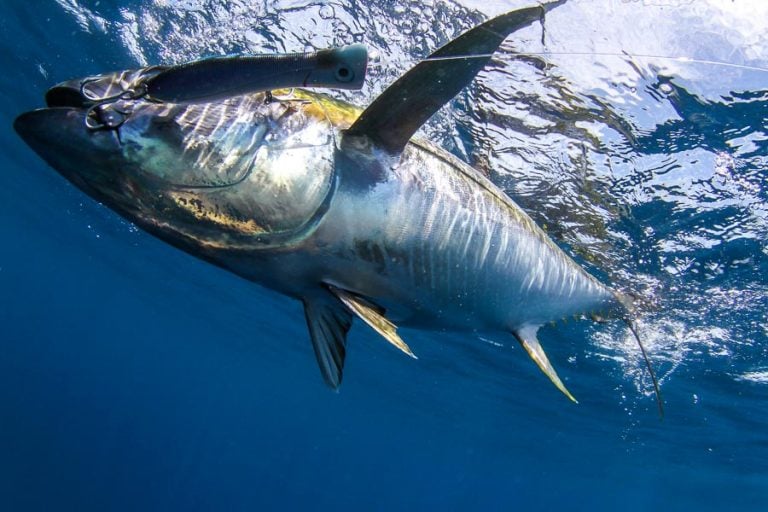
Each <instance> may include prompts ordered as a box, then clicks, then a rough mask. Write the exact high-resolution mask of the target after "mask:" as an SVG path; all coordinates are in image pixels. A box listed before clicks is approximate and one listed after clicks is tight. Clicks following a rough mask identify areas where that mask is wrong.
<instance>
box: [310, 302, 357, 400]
mask: <svg viewBox="0 0 768 512" xmlns="http://www.w3.org/2000/svg"><path fill="white" fill-rule="evenodd" d="M304 316H305V317H306V319H307V326H308V327H309V334H310V336H311V337H312V347H313V348H314V349H315V357H317V364H318V365H319V366H320V372H321V373H322V374H323V379H324V380H325V383H326V384H328V386H329V387H331V388H333V389H338V387H339V386H340V385H341V377H342V370H343V369H344V356H345V355H346V344H347V332H349V328H350V327H351V326H352V314H351V313H350V312H349V311H348V310H347V308H346V307H345V306H344V304H342V303H341V302H339V301H338V300H337V299H336V297H334V296H333V295H332V294H330V293H328V292H327V291H325V290H322V291H319V292H318V293H317V294H316V295H313V296H311V297H305V298H304Z"/></svg>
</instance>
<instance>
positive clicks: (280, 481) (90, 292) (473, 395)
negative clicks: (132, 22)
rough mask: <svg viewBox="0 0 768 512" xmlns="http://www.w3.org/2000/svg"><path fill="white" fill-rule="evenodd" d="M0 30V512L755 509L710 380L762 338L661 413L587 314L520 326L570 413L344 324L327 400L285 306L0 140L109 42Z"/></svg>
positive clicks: (112, 44) (531, 393)
mask: <svg viewBox="0 0 768 512" xmlns="http://www.w3.org/2000/svg"><path fill="white" fill-rule="evenodd" d="M102 3H103V4H105V5H101V6H100V11H99V12H100V13H101V15H102V16H105V17H107V18H108V17H109V16H114V17H115V18H116V19H117V18H119V10H118V9H117V8H112V7H110V4H109V3H104V2H102ZM84 4H85V5H91V4H94V5H95V3H93V2H91V3H88V2H84ZM126 5H129V4H126ZM130 5H132V4H130ZM393 15H394V14H393ZM0 37H1V38H2V39H1V40H0V44H1V45H2V48H3V52H2V53H1V54H0V59H1V60H2V62H1V63H2V65H3V69H4V71H3V72H2V73H1V74H0V90H1V91H2V92H3V94H2V97H0V116H1V117H0V119H2V122H0V146H1V147H2V148H3V151H2V154H1V155H0V158H1V159H2V164H1V165H0V246H1V249H0V510H9V511H17V510H262V509H273V510H276V509H280V510H285V509H288V510H290V509H319V510H324V509H335V510H392V509H395V508H397V509H402V508H405V509H437V508H443V509H447V510H483V509H485V510H510V509H522V508H524V507H525V508H530V509H536V510H555V509H559V510H627V511H630V510H651V509H664V510H689V509H693V510H698V511H704V510H755V511H757V510H766V509H768V462H766V460H768V459H767V458H766V457H767V456H768V432H767V430H768V429H767V428H766V427H768V421H767V417H768V409H766V398H767V397H768V395H767V394H766V384H765V382H763V383H760V382H754V381H744V380H739V379H734V378H733V376H734V375H740V374H743V373H744V372H747V371H750V370H754V369H755V368H757V369H760V368H763V369H765V368H766V367H768V357H767V355H766V349H765V334H764V331H763V334H762V335H756V338H754V339H753V340H746V339H745V340H743V343H744V344H743V345H742V346H739V347H735V348H734V351H735V353H736V354H737V356H738V357H733V358H716V357H706V356H704V357H698V356H695V355H694V356H692V357H691V361H690V362H688V363H683V364H682V365H680V367H679V368H677V369H676V372H675V373H674V376H673V377H671V378H669V379H667V381H666V382H665V383H664V393H665V398H666V401H667V416H666V418H665V419H664V421H660V420H659V418H658V417H657V415H656V412H655V403H654V402H653V398H652V397H650V396H648V395H646V394H641V393H639V391H638V389H637V388H636V385H635V384H634V381H633V379H632V378H630V377H624V376H623V375H622V374H621V373H620V372H618V373H617V367H616V365H615V363H613V362H612V361H610V360H606V359H604V358H600V357H596V356H595V355H594V353H593V352H592V351H590V350H589V346H590V344H591V341H590V340H591V337H592V336H593V335H594V334H595V333H596V332H598V331H601V330H602V329H608V330H611V329H613V331H611V332H619V328H618V327H615V326H614V327H610V326H608V327H602V326H592V325H591V324H590V323H589V322H577V323H570V324H567V325H564V326H558V327H557V328H547V329H545V331H543V335H542V339H543V342H544V343H545V344H546V345H547V347H551V348H549V352H550V357H551V358H552V359H553V361H555V362H556V363H555V364H556V366H559V367H560V368H561V375H563V376H564V377H565V378H566V379H567V381H568V383H569V387H570V388H571V389H572V391H574V393H575V394H576V395H577V396H578V397H579V398H580V400H581V402H582V403H581V404H580V405H578V406H575V405H573V404H570V403H568V402H567V401H566V400H564V399H563V398H562V397H561V396H559V395H558V393H557V392H556V391H555V390H554V389H553V388H552V387H551V384H549V383H548V382H547V381H546V379H545V378H544V377H543V376H541V375H539V374H538V370H536V369H535V368H534V367H533V365H532V364H530V362H529V361H527V360H526V357H525V355H524V353H523V352H522V351H521V350H520V349H519V348H517V347H516V346H514V343H513V342H512V341H511V340H508V339H499V340H497V341H499V342H501V343H503V344H504V347H503V348H498V347H494V346H492V345H489V344H483V343H478V342H477V340H476V339H472V337H471V336H467V335H461V334H456V333H430V332H420V331H412V330H403V337H404V338H405V339H407V340H408V343H409V344H410V345H411V347H412V348H413V349H414V350H415V352H416V353H417V354H418V355H419V357H420V359H419V360H417V361H414V360H410V359H408V358H406V357H403V356H402V355H401V354H400V353H398V352H396V351H395V350H393V349H392V348H391V347H389V346H388V345H387V344H385V343H382V342H381V340H380V339H378V338H377V337H376V336H375V335H374V334H372V333H371V332H370V331H369V330H367V329H366V328H364V327H363V326H362V325H359V324H356V326H355V327H354V328H353V331H352V334H351V339H350V344H349V352H348V359H347V363H346V372H345V382H344V386H343V387H342V389H341V392H340V393H338V394H336V393H333V392H330V391H328V390H327V389H326V388H325V387H324V386H323V384H322V381H321V378H320V376H319V372H318V370H317V368H316V363H315V360H314V356H313V354H312V351H311V347H310V343H309V340H308V335H307V333H306V327H305V323H304V318H303V313H302V310H301V308H300V304H298V303H295V302H293V301H290V300H288V299H286V298H283V297H280V296H277V295H275V294H273V293H270V292H267V291H265V290H263V289H261V288H259V287H258V286H256V285H254V284H252V283H248V282H245V281H243V280H240V279H238V278H236V277H234V276H232V275H229V274H227V273H225V272H223V271H221V270H219V269H216V268H214V267H212V266H210V265H208V264H206V263H203V262H201V261H198V260H195V259H194V258H192V257H190V256H188V255H186V254H183V253H181V252H179V251H177V250H175V249H172V248H170V247H168V246H166V245H164V244H163V243H161V242H159V241H157V240H155V239H153V238H151V237H150V236H148V235H146V234H144V233H142V232H139V231H137V230H136V229H135V228H133V227H132V226H131V225H130V224H129V223H127V222H126V221H124V220H122V219H120V218H119V217H117V216H116V215H115V214H113V213H111V212H110V211H109V210H108V209H106V208H105V207H103V206H100V205H98V204H96V203H95V202H94V201H92V200H91V199H89V198H87V197H86V196H84V195H83V194H81V193H80V192H79V191H77V190H76V189H74V188H73V187H72V186H70V185H69V184H68V183H67V182H65V181H64V180H63V179H62V178H60V177H59V176H58V175H57V174H56V173H55V172H54V171H52V170H51V169H50V168H48V167H47V166H46V165H45V164H44V163H43V162H42V161H41V160H40V159H39V158H38V157H37V156H36V155H34V154H33V153H32V152H31V151H30V150H29V149H28V148H26V147H25V146H24V145H23V144H22V143H21V141H20V140H19V139H18V138H17V137H16V135H15V134H14V133H13V130H12V127H11V124H12V120H13V118H14V117H15V116H16V115H17V114H18V113H20V112H22V111H24V110H28V109H31V108H35V107H38V106H41V105H42V98H43V94H44V92H45V90H46V88H47V87H48V86H50V85H51V84H52V83H55V82H56V81H60V80H63V79H66V78H70V77H75V76H81V75H86V74H88V73H93V72H97V71H105V70H108V69H116V68H121V67H131V66H135V65H136V64H137V63H136V62H135V60H133V58H132V57H131V56H130V55H128V54H127V53H126V51H125V50H124V48H123V47H121V46H120V45H119V44H117V42H116V36H114V34H112V35H110V34H109V33H107V34H104V33H99V32H91V33H88V32H86V31H84V30H83V29H82V27H81V26H80V25H78V24H77V23H76V22H75V18H74V17H73V16H72V15H71V14H68V13H67V12H66V11H65V10H64V9H63V8H62V7H61V5H60V4H57V3H55V2H52V1H47V2H40V3H37V2H35V3H32V2H21V1H8V2H4V3H3V5H2V7H0ZM39 66H42V68H43V70H44V71H45V75H44V74H43V73H42V72H41V70H40V69H39ZM766 76H768V75H766ZM762 105H763V104H760V105H758V106H756V107H755V108H761V107H762ZM757 118H758V119H759V118H760V114H757ZM763 193H764V192H763ZM762 197H763V200H764V199H765V196H764V195H763V196H762ZM652 210H653V208H651V210H643V209H639V211H638V213H637V215H638V216H639V217H640V218H641V219H643V218H645V219H648V221H649V222H654V221H655V222H657V223H658V225H656V226H655V227H657V228H658V229H663V228H664V226H665V223H666V220H667V219H665V218H664V217H665V216H663V215H662V216H658V211H652ZM716 220H717V214H715V221H716ZM750 243H751V242H748V241H747V242H742V243H741V244H735V245H733V244H731V245H729V246H727V247H726V248H724V249H722V250H723V251H725V252H728V251H735V253H734V255H730V256H729V255H727V254H725V255H724V254H721V255H720V258H722V259H736V258H738V257H740V256H739V255H740V252H739V251H741V252H746V253H749V254H752V253H755V252H757V253H758V257H757V258H758V259H757V260H756V261H757V263H756V266H755V267H753V268H752V270H750V271H749V272H747V271H743V270H742V272H745V274H744V277H743V279H744V289H745V293H746V292H749V291H750V290H749V289H748V288H750V286H751V285H750V284H749V282H748V280H749V279H750V278H751V279H755V277H754V275H753V274H754V273H757V274H758V275H759V274H761V273H762V275H765V274H764V272H765V271H766V264H765V257H763V256H760V255H759V251H760V245H759V243H758V244H757V245H756V246H750V245H749V244H750ZM744 244H747V245H746V246H745V245H744ZM757 279H758V283H759V281H761V280H762V281H764V278H760V277H758V278H757ZM750 282H751V281H750ZM753 291H754V290H753ZM756 293H758V294H761V293H763V291H762V288H759V287H758V288H757V290H756ZM678 300H680V301H685V300H686V299H685V298H679V299H678ZM761 300H762V299H761ZM671 307H672V308H674V307H675V304H674V303H673V304H671ZM681 307H682V304H681ZM739 315H740V316H739V319H740V321H741V322H743V323H748V322H753V323H754V325H755V327H754V329H755V330H756V332H758V333H759V332H760V329H761V327H760V326H761V325H762V326H763V327H762V329H764V325H765V324H764V323H762V324H761V322H764V312H763V311H752V312H749V311H746V312H745V311H741V312H739ZM693 321H695V320H693ZM689 322H690V320H689ZM696 349H697V347H693V349H692V351H693V353H694V354H695V350H696ZM698 349H699V350H703V349H702V348H701V347H698ZM571 355H574V358H575V362H572V364H570V365H569V364H567V363H566V360H567V359H568V358H569V356H571ZM661 366H662V368H661V369H660V371H661V372H662V373H666V372H668V371H669V364H667V365H666V366H665V364H664V363H662V364H661ZM644 390H647V389H644Z"/></svg>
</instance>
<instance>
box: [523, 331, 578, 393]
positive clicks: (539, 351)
mask: <svg viewBox="0 0 768 512" xmlns="http://www.w3.org/2000/svg"><path fill="white" fill-rule="evenodd" d="M537 329H538V328H537V327H524V328H522V329H518V330H517V331H514V335H515V338H517V341H519V342H520V344H521V345H522V346H523V348H524V349H525V351H526V352H528V355H529V356H531V359H533V360H534V362H535V363H536V364H537V365H538V367H539V368H540V369H541V371H543V372H544V374H545V375H546V376H547V377H549V380H551V381H552V384H554V385H555V387H557V389H559V390H560V391H562V392H563V394H564V395H565V396H567V397H568V398H569V399H570V400H571V401H572V402H573V403H576V404H577V403H579V401H578V400H576V398H574V396H573V395H572V394H571V392H570V391H568V389H567V388H566V387H565V384H563V381H561V380H560V377H558V375H557V372H556V371H555V369H554V368H553V367H552V364H551V363H550V362H549V358H547V354H545V353H544V349H543V348H542V347H541V344H540V343H539V340H538V339H536V330H537Z"/></svg>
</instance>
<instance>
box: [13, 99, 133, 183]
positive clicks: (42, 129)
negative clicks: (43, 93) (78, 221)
mask: <svg viewBox="0 0 768 512" xmlns="http://www.w3.org/2000/svg"><path fill="white" fill-rule="evenodd" d="M85 119H86V110H84V109H82V108H73V107H55V108H45V109H39V110H33V111H30V112H25V113H23V114H21V115H20V116H18V117H17V118H16V120H15V121H14V123H13V127H14V129H15V130H16V132H17V133H18V134H19V136H20V137H21V138H22V139H23V140H24V142H26V143H27V144H28V145H29V146H30V147H31V148H32V149H33V150H34V151H35V152H36V153H37V154H38V155H40V157H42V158H43V160H45V161H46V162H47V163H48V164H49V165H50V166H51V167H53V168H54V169H56V170H57V171H58V172H60V173H61V174H62V175H63V176H64V177H65V178H67V179H68V180H70V181H72V182H73V183H75V184H76V185H77V186H78V187H81V188H83V187H85V186H88V185H96V184H97V183H99V182H104V181H105V180H110V179H111V177H110V173H109V167H110V165H109V164H110V162H113V161H114V159H115V156H116V155H117V154H119V153H120V152H121V149H120V144H119V141H118V140H117V137H116V136H115V134H113V133H111V132H108V131H90V130H88V129H87V128H86V125H85ZM102 184H105V183H102ZM97 188H99V187H97ZM88 192H89V193H90V192H91V190H90V187H89V190H88Z"/></svg>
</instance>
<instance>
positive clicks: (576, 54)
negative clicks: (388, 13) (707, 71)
mask: <svg viewBox="0 0 768 512" xmlns="http://www.w3.org/2000/svg"><path fill="white" fill-rule="evenodd" d="M509 53H510V54H511V55H512V56H523V57H525V56H530V57H548V56H553V55H563V56H573V57H622V58H627V57H628V58H633V59H634V58H637V59H661V60H669V61H674V62H680V63H685V64H704V65H710V66H725V67H730V68H736V69H742V70H746V71H762V72H764V73H768V68H765V67H761V66H750V65H748V64H735V63H733V62H726V61H720V60H708V59H694V58H691V57H674V56H669V55H653V54H645V53H627V52H592V51H583V52H574V51H568V52H561V51H553V52H549V51H545V52H515V51H513V52H509ZM494 55H495V58H498V57H499V55H497V54H492V53H480V54H474V55H451V56H446V57H427V58H424V59H421V60H419V61H415V60H411V61H410V62H411V63H418V62H422V61H440V60H463V59H487V58H491V57H494ZM502 60H507V59H502Z"/></svg>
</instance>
